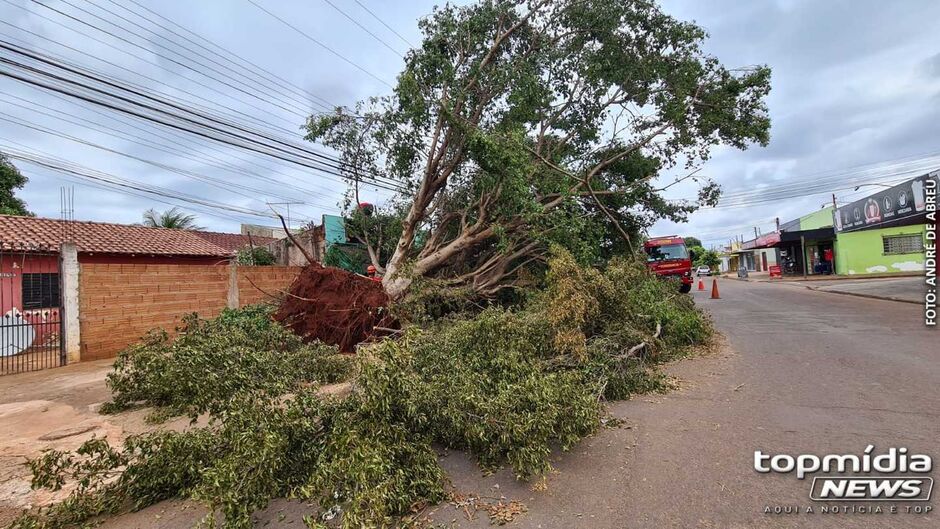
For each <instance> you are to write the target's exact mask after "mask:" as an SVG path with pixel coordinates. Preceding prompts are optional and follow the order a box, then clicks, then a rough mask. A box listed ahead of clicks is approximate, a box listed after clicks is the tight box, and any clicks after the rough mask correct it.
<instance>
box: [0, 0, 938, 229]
mask: <svg viewBox="0 0 940 529" xmlns="http://www.w3.org/2000/svg"><path fill="white" fill-rule="evenodd" d="M331 3H332V5H331ZM435 3H436V2H434V1H425V0H409V1H384V2H380V1H378V0H358V1H357V0H329V1H327V0H201V1H196V2H194V1H192V0H187V1H182V0H162V1H157V0H41V2H38V1H31V0H0V40H3V41H6V42H12V43H14V44H17V45H23V46H28V47H30V48H31V49H34V50H39V51H42V52H44V53H49V54H52V55H55V56H58V57H63V58H65V59H67V60H68V61H70V62H71V63H73V64H75V65H78V66H82V67H86V68H90V69H93V70H95V71H97V72H103V73H105V74H107V75H110V76H113V77H115V78H118V79H121V80H123V81H129V82H132V83H134V84H136V85H140V86H142V87H144V88H146V89H152V90H155V91H158V92H161V93H163V94H165V95H167V96H170V97H173V98H175V99H178V100H184V101H188V102H189V103H190V104H192V105H195V106H199V107H200V108H204V109H209V110H211V111H212V112H214V113H217V114H220V115H238V116H240V117H241V118H243V119H242V121H245V120H247V121H246V122H249V123H252V125H253V126H255V127H256V128H259V129H263V130H265V131H271V132H272V133H276V134H278V135H280V136H291V137H294V138H296V139H298V140H299V139H300V138H301V132H300V125H301V124H302V123H303V120H304V117H305V116H306V115H307V114H309V113H310V112H311V111H316V110H318V109H319V108H320V106H321V105H322V104H323V103H329V104H336V105H352V104H354V103H355V101H357V100H359V99H362V98H365V97H368V96H371V95H379V94H384V93H387V92H388V91H389V89H390V88H389V85H390V84H391V83H393V82H394V79H395V76H396V74H397V73H398V72H399V71H400V69H401V67H402V62H403V61H402V58H401V54H403V53H404V52H405V51H406V50H407V49H408V47H409V43H416V42H418V41H419V40H420V37H419V34H418V30H417V20H418V19H419V18H420V17H421V16H422V15H424V14H426V13H428V12H429V11H430V10H431V7H432V6H433V5H434V4H435ZM663 5H664V9H665V10H666V11H667V12H669V13H670V14H672V15H674V16H676V17H679V18H681V19H686V20H695V21H696V22H698V23H699V24H700V25H702V26H703V27H705V28H706V29H707V30H708V32H709V33H710V38H709V40H708V42H707V45H706V46H707V49H708V51H709V52H711V53H713V54H715V55H716V56H718V57H719V58H720V59H721V60H722V62H723V63H724V64H726V65H728V66H732V67H734V66H747V65H753V64H768V65H770V66H771V67H772V68H773V91H772V94H771V96H770V98H769V100H768V103H769V106H770V111H771V117H772V120H773V128H772V132H771V143H770V145H769V146H768V147H767V148H758V147H755V148H752V149H750V150H747V151H743V152H742V151H738V150H733V149H717V150H715V152H714V156H713V157H712V159H711V160H710V161H709V162H707V163H706V164H705V165H704V167H703V168H702V171H701V174H703V175H707V176H709V177H711V178H713V179H715V180H716V181H718V182H719V183H721V184H722V186H723V188H724V189H725V191H726V193H727V198H726V199H725V200H724V201H723V202H722V203H721V204H719V207H718V208H714V209H708V210H702V211H699V212H697V213H695V214H694V215H693V216H692V217H691V219H690V222H689V223H687V224H682V225H673V224H671V223H668V222H662V223H660V224H658V225H657V226H655V227H654V229H653V230H651V235H663V234H671V233H679V234H682V235H694V236H698V237H700V238H701V239H703V240H705V241H706V244H720V243H722V242H727V241H728V240H729V239H730V238H732V237H735V236H741V235H744V236H745V237H750V236H753V233H754V228H755V227H757V228H759V229H760V230H761V231H763V232H766V231H769V230H771V229H772V228H773V225H774V218H775V217H779V218H780V220H781V221H782V222H783V221H786V220H790V219H792V218H795V217H798V216H800V215H802V214H805V213H808V212H810V211H813V210H814V209H818V208H819V207H821V205H822V204H824V203H831V200H832V198H831V194H832V193H835V194H836V195H837V199H838V200H839V201H840V202H847V201H851V200H853V199H855V198H859V197H861V196H864V194H866V193H870V192H874V191H877V188H876V187H874V186H863V187H861V188H860V189H859V190H858V191H855V190H854V186H856V185H858V184H861V183H875V182H894V181H897V180H898V179H903V178H906V177H909V176H914V175H915V174H916V173H918V172H921V171H926V169H927V168H933V167H940V141H938V140H940V41H938V40H937V39H936V27H935V24H934V21H936V20H938V19H940V2H935V1H932V0H922V1H915V0H907V1H904V2H882V1H848V0H846V1H800V0H786V1H754V2H740V1H736V0H725V1H704V0H688V1H684V0H666V1H664V2H663ZM259 6H260V8H259ZM261 8H263V9H265V10H267V11H269V12H270V14H269V13H265V12H264V11H263V10H262V9H261ZM148 10H149V11H148ZM370 11H371V13H370ZM272 15H274V16H277V17H280V18H281V19H282V20H283V21H279V20H277V19H276V18H275V17H274V16H272ZM161 17H163V18H161ZM174 23H175V24H179V26H175V25H173V24H174ZM357 23H358V24H359V25H361V26H362V27H360V26H359V25H357ZM156 24H159V26H162V27H159V26H158V25H156ZM288 24H290V25H291V26H293V28H291V27H289V26H288ZM386 24H387V26H390V27H391V28H392V29H394V31H395V32H397V34H396V33H395V32H393V31H391V30H390V29H389V28H388V27H386ZM187 30H191V31H194V32H196V33H198V35H199V36H201V37H204V38H205V39H208V41H202V40H199V37H196V36H194V35H192V34H190V33H187ZM367 31H368V32H371V33H372V35H370V33H368V32H367ZM183 35H185V36H186V37H187V38H190V39H192V41H186V40H183V39H182V38H181V36H183ZM181 42H182V43H184V44H185V45H186V46H187V47H189V48H190V50H188V51H187V50H181V49H180V48H178V47H177V44H178V43H181ZM216 46H218V47H216ZM177 52H179V53H177ZM180 53H181V54H182V55H181V54H180ZM216 53H219V54H222V55H217V54H216ZM200 55H201V57H200ZM0 57H6V58H13V59H20V58H18V57H16V56H15V55H13V54H11V53H10V52H8V51H5V50H0ZM192 61H199V62H201V63H202V64H194V63H193V62H192ZM245 61H248V62H250V63H253V64H254V65H257V66H260V67H261V68H263V69H264V71H261V70H257V69H255V68H254V67H253V66H251V65H250V64H248V62H245ZM0 69H2V70H4V71H13V70H11V69H10V68H9V67H8V66H5V65H0ZM76 139H79V140H82V141H83V142H84V143H82V142H78V141H76ZM0 150H7V151H11V150H16V151H17V152H20V153H28V154H29V155H31V156H43V157H47V158H48V157H55V158H58V159H60V160H67V161H68V162H70V163H72V164H77V165H79V166H82V167H83V168H87V169H91V170H94V171H98V172H99V173H97V174H98V175H99V176H102V173H104V174H105V175H103V176H104V177H106V178H113V177H117V178H121V179H124V183H125V184H126V185H130V186H131V187H137V186H138V185H145V186H146V185H150V186H159V188H160V189H163V190H169V191H171V192H173V193H185V194H186V195H187V196H189V197H190V198H192V197H196V198H197V199H199V200H201V201H202V202H203V203H204V205H193V204H192V203H184V202H180V200H179V199H178V198H166V197H162V198H161V197H155V196H153V195H147V194H142V193H140V192H139V191H136V190H133V189H129V188H128V187H124V188H123V189H124V190H125V191H127V192H130V193H132V194H127V193H119V192H117V191H115V190H113V189H110V188H104V187H102V186H100V185H94V184H91V183H90V182H89V181H88V180H87V179H81V178H76V177H74V176H71V177H69V176H65V175H63V174H61V173H57V172H55V171H52V170H50V169H48V168H43V167H39V166H36V165H34V164H31V163H26V162H21V161H16V162H15V163H16V164H17V165H18V166H19V167H20V169H21V170H22V172H23V173H24V174H26V175H28V176H29V178H30V182H29V184H28V185H27V187H26V189H25V190H23V191H22V192H21V193H20V195H21V196H22V197H23V198H24V199H25V200H26V201H27V203H28V204H29V207H30V208H31V209H32V210H33V211H34V212H36V213H37V214H38V215H41V216H47V217H59V215H60V209H61V208H60V189H61V188H62V187H63V186H74V194H75V202H74V216H75V218H76V219H82V220H102V221H115V222H137V221H139V220H140V215H141V213H142V212H143V211H144V210H146V209H148V208H156V209H166V208H168V207H170V206H171V205H173V204H179V205H183V206H185V207H186V209H187V210H189V211H191V212H194V213H196V214H197V215H198V217H199V223H200V224H201V225H203V226H205V227H207V228H210V229H214V230H220V231H238V228H239V223H241V222H254V223H262V224H268V223H270V220H269V219H266V218H265V217H263V216H262V217H259V216H257V215H253V214H252V213H259V214H265V212H267V211H269V209H268V208H269V206H268V205H267V203H283V202H303V203H302V204H294V205H292V206H291V216H292V219H293V220H294V222H295V223H299V222H304V221H307V220H310V219H314V220H315V219H319V217H320V215H322V214H323V213H336V212H338V210H339V202H340V197H341V195H342V191H343V189H344V187H343V185H342V184H341V183H339V182H338V181H337V180H336V179H335V177H333V176H332V175H329V174H325V173H321V172H316V171H308V170H303V169H302V168H300V167H297V166H295V165H292V164H289V163H283V162H278V161H276V160H273V159H271V158H268V157H265V156H263V155H252V154H249V153H246V152H244V151H243V150H235V149H231V148H228V147H225V146H222V145H219V144H217V143H214V142H209V141H205V140H201V139H199V138H196V137H193V136H191V135H187V134H185V133H182V132H174V131H173V130H172V129H167V128H164V127H159V126H154V125H151V124H148V123H146V122H143V121H139V120H136V119H135V118H132V117H126V116H120V115H117V114H115V113H113V112H108V111H104V110H102V109H100V108H90V107H89V105H88V104H81V103H79V102H77V101H75V100H72V99H69V98H67V97H61V96H56V95H53V94H50V93H48V92H44V91H41V90H38V89H35V88H31V87H28V86H26V85H24V84H22V83H20V82H17V81H14V80H11V79H8V78H0ZM122 153H123V154H122ZM83 170H84V169H83ZM254 175H264V179H260V178H256V177H255V176H254ZM671 176H672V175H664V176H663V181H664V182H668V181H669V178H670V177H671ZM695 185H696V184H694V183H692V182H688V183H686V184H683V185H680V186H676V187H674V188H671V189H670V190H669V191H668V196H669V197H670V198H674V199H683V198H687V197H692V196H694V195H695V190H696V188H695ZM363 194H364V199H366V200H369V201H373V202H381V201H383V200H384V199H386V198H387V196H388V193H387V192H386V191H383V190H379V189H366V190H364V192H363ZM205 203H209V204H211V205H212V206H219V205H223V206H225V207H228V208H229V209H220V208H218V207H210V206H209V205H205ZM274 207H275V208H277V209H279V210H280V211H282V212H286V206H284V205H275V206H274Z"/></svg>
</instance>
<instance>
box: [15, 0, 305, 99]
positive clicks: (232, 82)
mask: <svg viewBox="0 0 940 529" xmlns="http://www.w3.org/2000/svg"><path fill="white" fill-rule="evenodd" d="M32 1H33V2H34V3H36V4H39V5H40V6H42V7H44V8H46V9H48V10H50V11H53V12H55V13H58V14H59V15H61V16H63V17H66V18H68V19H70V20H73V21H75V22H78V23H79V24H82V25H84V26H87V27H89V28H92V29H95V30H97V31H99V32H101V33H104V34H106V35H108V36H110V37H112V38H115V39H118V40H119V41H121V42H123V43H125V44H129V45H131V46H133V47H135V48H138V49H140V50H143V51H145V52H147V53H153V54H155V55H157V56H158V57H160V58H162V59H164V60H166V61H169V62H171V63H173V64H175V65H177V66H179V67H181V68H184V69H185V70H188V71H190V72H193V73H195V74H197V75H201V76H203V77H206V78H207V79H211V80H213V81H215V82H217V83H219V84H222V85H224V86H226V87H228V88H230V89H232V90H235V91H236V92H238V93H240V94H244V95H246V96H248V97H250V98H253V99H255V100H257V101H260V102H262V103H265V104H268V105H272V106H274V107H276V108H279V109H281V110H284V111H285V112H289V113H299V114H300V115H305V114H306V110H305V109H303V108H302V107H297V106H296V105H292V104H289V103H283V102H280V101H274V100H271V99H270V98H267V97H265V96H264V95H259V94H258V93H256V92H255V91H254V90H256V89H254V88H252V87H250V86H248V85H247V84H245V83H243V82H241V81H239V80H237V79H233V78H232V77H231V76H229V75H226V74H224V73H223V72H220V71H219V70H218V69H217V68H215V67H213V66H209V65H206V64H204V63H202V62H199V61H192V62H193V63H194V64H196V65H197V66H198V67H195V66H192V65H190V64H188V63H187V62H184V61H182V60H180V59H177V58H175V57H172V56H169V55H167V54H165V53H159V52H155V51H154V50H152V49H149V48H147V47H146V46H143V45H141V44H140V43H138V42H135V41H133V40H131V39H129V38H127V37H124V36H121V35H118V34H117V33H115V32H113V31H109V30H107V29H104V28H102V27H100V26H98V25H96V24H92V23H91V22H88V21H86V20H83V19H81V18H79V17H77V16H74V15H72V14H71V13H67V12H65V11H62V10H60V9H56V8H55V7H52V6H50V5H47V4H45V3H43V2H41V1H39V0H32ZM59 1H60V2H62V3H64V4H66V5H69V6H71V7H73V8H74V9H77V10H79V11H81V12H83V13H85V14H87V15H89V16H91V17H93V18H95V19H96V20H100V21H102V22H104V23H107V24H111V25H113V26H116V27H118V28H121V26H119V25H117V24H115V23H114V22H111V21H109V20H107V19H105V18H103V17H100V16H98V15H96V14H94V13H92V12H90V11H88V10H87V9H84V8H82V7H79V6H76V5H75V4H72V3H71V2H69V0H59ZM125 20H126V19H125ZM138 26H139V24H138ZM139 27H141V28H142V26H139ZM143 29H145V28H143ZM148 42H149V43H150V44H151V45H153V46H155V47H157V48H159V49H161V50H165V51H168V52H170V53H173V54H176V55H180V54H179V53H178V52H175V51H174V50H172V49H171V48H168V47H166V46H164V45H162V44H159V43H157V42H153V41H148ZM208 72H212V73H214V74H217V75H211V74H210V73H208ZM285 105H286V106H285Z"/></svg>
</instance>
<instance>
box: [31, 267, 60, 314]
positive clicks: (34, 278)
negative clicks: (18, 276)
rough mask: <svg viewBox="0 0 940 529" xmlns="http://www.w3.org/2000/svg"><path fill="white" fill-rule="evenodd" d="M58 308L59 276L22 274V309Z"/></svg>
mask: <svg viewBox="0 0 940 529" xmlns="http://www.w3.org/2000/svg"><path fill="white" fill-rule="evenodd" d="M58 306H59V274H23V309H24V310H26V309H45V308H49V307H58Z"/></svg>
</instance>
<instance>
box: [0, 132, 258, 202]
mask: <svg viewBox="0 0 940 529" xmlns="http://www.w3.org/2000/svg"><path fill="white" fill-rule="evenodd" d="M2 147H3V152H4V154H5V155H7V156H9V157H10V158H12V159H14V160H18V161H21V162H27V163H30V164H34V165H39V166H42V167H46V168H48V169H52V170H54V171H58V172H63V173H68V174H71V175H74V176H78V177H80V178H85V179H90V180H94V181H96V182H101V183H105V184H108V185H110V186H114V187H117V188H122V189H125V190H132V191H138V192H141V193H147V194H149V195H154V196H160V197H164V198H171V199H174V200H181V201H184V202H189V203H192V204H197V205H201V206H205V207H210V208H213V209H219V210H223V211H229V212H233V213H240V214H243V215H249V216H255V217H265V218H271V217H274V215H273V214H272V213H270V212H264V211H256V210H252V209H248V208H243V207H240V206H234V205H231V204H226V203H223V202H218V201H215V200H211V199H207V198H203V197H199V196H196V195H191V194H189V193H182V192H179V191H174V190H172V189H167V188H164V187H161V186H156V185H153V184H145V183H142V182H137V181H134V180H130V179H127V178H121V177H119V176H116V175H112V174H109V173H105V172H103V171H97V170H94V169H90V168H88V167H84V166H82V165H79V164H75V163H72V162H68V161H66V160H63V159H61V158H56V157H53V156H51V155H48V154H46V153H42V152H41V151H35V152H32V153H31V152H29V151H25V150H22V149H17V148H14V147H10V146H8V145H2Z"/></svg>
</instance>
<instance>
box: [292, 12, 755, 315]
mask: <svg viewBox="0 0 940 529" xmlns="http://www.w3.org/2000/svg"><path fill="white" fill-rule="evenodd" d="M421 29H422V30H423V31H424V40H423V42H422V44H421V46H420V47H418V48H417V49H414V50H412V51H411V52H410V53H409V54H408V55H407V57H406V65H405V69H404V71H403V72H402V73H401V74H400V75H399V77H398V84H397V86H396V88H395V91H394V94H393V95H392V96H390V97H385V98H373V99H371V100H369V101H366V102H363V103H361V104H359V105H358V106H357V108H356V109H355V111H351V110H348V109H338V110H337V111H336V112H335V113H331V114H326V115H317V116H313V117H311V118H310V120H309V122H308V124H307V128H308V131H309V133H308V139H310V140H313V141H318V142H322V143H324V144H326V145H328V146H330V147H332V148H334V149H336V150H337V151H338V152H339V153H340V154H341V156H342V158H343V162H344V167H345V168H346V171H345V172H346V174H347V176H348V179H349V181H350V182H351V183H352V185H353V186H352V187H353V193H354V194H355V199H356V200H355V203H357V204H358V203H359V196H358V193H359V186H360V183H362V182H368V181H369V179H370V178H374V177H375V175H382V176H383V177H384V178H386V179H392V180H394V181H396V182H397V183H398V185H399V186H400V187H401V188H403V189H404V191H403V192H402V193H401V195H400V196H399V197H397V198H396V199H395V200H394V201H392V203H391V204H389V205H388V206H387V207H386V208H384V210H383V211H380V212H378V213H377V214H376V215H374V216H372V217H369V216H366V215H362V214H360V213H359V212H357V211H353V212H352V213H351V215H350V218H349V219H348V220H349V222H348V223H347V225H348V228H349V233H350V234H351V235H353V236H355V237H357V238H358V239H359V240H360V241H361V242H363V243H364V244H365V245H366V246H367V248H368V253H369V256H370V259H371V261H372V264H373V265H375V266H376V267H377V268H378V269H379V270H380V271H383V272H384V274H385V275H384V280H383V286H384V288H385V290H386V292H387V293H388V296H389V297H390V299H392V300H393V301H397V300H399V299H401V298H403V297H404V295H405V294H406V292H407V291H408V290H409V289H410V287H411V286H412V284H413V282H414V281H415V280H416V279H419V278H436V279H439V280H441V282H442V284H444V285H448V286H455V287H465V286H469V287H470V288H472V289H473V291H474V292H475V293H476V294H477V295H478V296H480V297H493V296H496V295H498V294H499V293H500V292H501V291H503V290H504V289H507V288H513V287H517V286H520V285H524V284H528V283H530V280H529V278H528V276H527V269H528V268H530V267H532V266H534V265H543V264H544V259H545V256H546V251H547V247H548V245H549V244H550V243H556V244H560V245H563V246H565V247H567V248H568V249H569V250H570V251H572V253H574V254H575V256H576V257H577V258H578V259H579V260H580V261H581V262H592V260H596V259H598V258H603V257H609V256H611V255H614V254H616V253H623V252H624V251H630V250H631V249H634V248H635V246H636V245H635V243H636V240H637V238H638V234H639V233H641V231H642V230H643V229H644V228H645V227H647V226H650V225H651V224H652V223H653V222H655V220H657V219H659V218H664V217H665V218H670V219H673V220H682V219H684V218H685V216H686V215H687V214H688V213H689V212H691V211H694V210H695V209H696V208H697V207H698V206H699V205H702V204H714V202H715V201H716V200H717V196H718V193H719V188H718V186H717V185H716V184H714V183H713V182H711V181H709V180H708V179H707V178H702V177H701V176H699V175H698V174H697V169H695V166H696V164H698V163H699V162H701V161H703V160H705V159H706V158H707V157H708V155H709V152H710V150H711V148H712V147H713V146H715V145H720V144H721V145H730V146H734V147H737V148H746V147H747V145H749V144H750V143H752V142H756V143H759V144H766V142H767V141H768V131H769V118H768V117H767V113H766V108H765V104H764V97H765V96H766V95H767V93H768V91H769V89H770V85H769V80H770V71H769V69H768V68H767V67H762V66H759V67H747V68H739V69H728V68H726V67H724V66H722V65H721V63H720V62H719V61H718V60H717V59H716V58H715V57H712V56H710V55H708V54H706V53H705V52H704V51H702V48H701V46H702V42H703V40H704V38H705V36H706V33H705V31H704V30H703V29H702V28H700V27H698V26H696V25H694V24H692V23H686V22H681V21H678V20H676V19H674V18H672V17H670V16H668V15H666V14H664V13H663V12H662V11H661V10H660V9H659V7H658V6H657V5H656V4H655V3H654V2H652V1H646V0H641V1H635V2H623V1H620V0H599V1H592V2H581V1H574V0H486V1H482V2H477V3H474V4H471V5H469V6H465V7H455V6H451V5H447V6H444V7H441V8H438V9H436V10H435V11H434V12H433V13H432V14H431V15H430V16H429V17H427V18H426V19H424V20H422V21H421ZM683 163H684V164H685V167H686V168H687V169H688V171H687V172H686V173H685V174H684V175H683V174H680V175H679V176H678V177H677V178H676V179H675V180H674V181H672V182H670V183H667V184H664V185H661V186H660V187H657V186H656V185H654V183H653V182H654V179H655V178H656V177H657V176H659V175H660V174H662V173H663V171H666V170H668V169H672V168H674V167H676V166H677V165H680V164H683ZM687 178H694V179H699V180H701V187H700V190H699V196H698V199H697V200H695V201H680V202H670V201H667V200H665V199H664V198H663V197H662V196H661V195H660V193H661V191H663V190H664V189H665V188H667V187H669V186H671V185H674V184H675V183H676V182H678V181H682V180H684V179H687Z"/></svg>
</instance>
